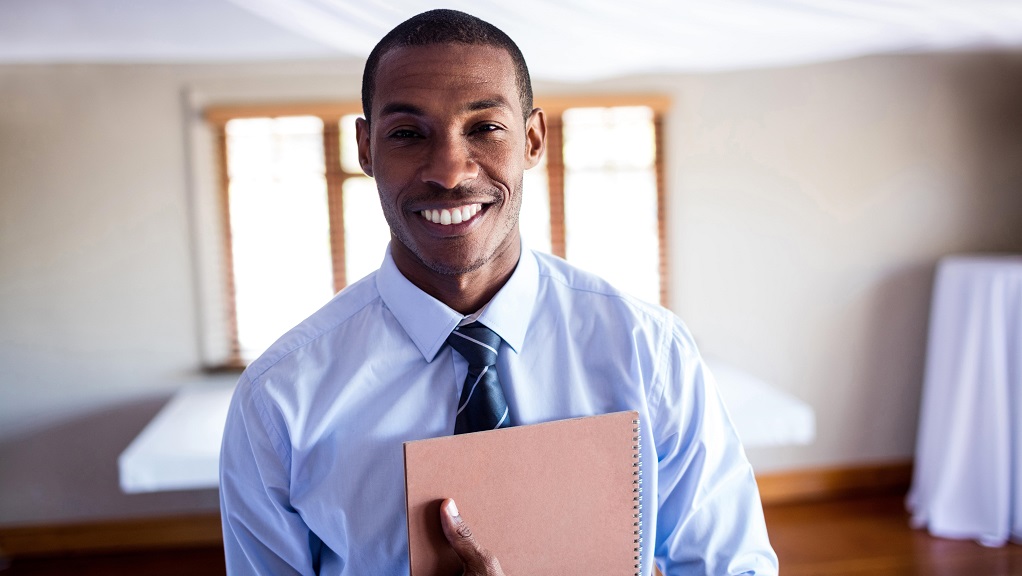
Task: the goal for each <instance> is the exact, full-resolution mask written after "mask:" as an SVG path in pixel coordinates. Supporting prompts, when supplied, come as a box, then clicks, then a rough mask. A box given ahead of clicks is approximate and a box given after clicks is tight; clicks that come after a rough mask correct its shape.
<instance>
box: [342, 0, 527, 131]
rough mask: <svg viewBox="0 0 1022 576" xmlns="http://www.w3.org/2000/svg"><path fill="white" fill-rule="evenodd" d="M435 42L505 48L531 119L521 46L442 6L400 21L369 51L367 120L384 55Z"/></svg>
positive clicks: (364, 81) (364, 82) (365, 91)
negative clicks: (512, 63)
mask: <svg viewBox="0 0 1022 576" xmlns="http://www.w3.org/2000/svg"><path fill="white" fill-rule="evenodd" d="M432 44H482V45H487V46H494V47H496V48H502V49H504V50H505V51H506V52H507V53H508V54H509V55H510V56H511V60H512V61H513V62H514V66H515V76H516V80H517V83H518V97H519V99H520V100H521V103H522V114H523V115H524V119H525V120H528V119H529V115H530V114H531V113H532V79H531V78H530V77H529V67H528V66H526V64H525V57H524V56H522V51H521V50H519V49H518V45H516V44H515V43H514V40H511V38H510V37H509V36H508V35H507V34H505V33H504V32H503V31H501V30H500V28H497V27H496V26H494V25H493V24H490V23H489V22H486V21H483V20H480V19H479V18H476V17H475V16H472V15H470V14H466V13H464V12H459V11H457V10H442V9H441V10H430V11H428V12H423V13H422V14H419V15H418V16H412V17H411V18H409V19H408V20H405V21H404V22H402V23H400V24H398V25H397V26H396V27H395V28H394V29H393V30H391V31H390V32H388V33H387V35H386V36H384V37H383V39H382V40H380V41H379V42H378V43H377V44H376V47H375V48H373V51H372V52H370V53H369V59H368V60H367V61H366V67H365V71H364V72H363V73H362V113H363V114H365V118H366V121H367V122H370V121H371V119H370V117H369V115H370V114H371V113H372V108H373V95H374V94H375V92H376V71H377V69H378V68H379V66H380V59H381V58H383V55H384V54H386V53H387V52H390V51H391V50H393V49H395V48H402V47H405V46H428V45H432Z"/></svg>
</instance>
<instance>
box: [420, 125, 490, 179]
mask: <svg viewBox="0 0 1022 576" xmlns="http://www.w3.org/2000/svg"><path fill="white" fill-rule="evenodd" d="M421 175H422V180H423V182H426V183H429V184H434V185H436V186H440V187H441V188H444V189H446V190H451V189H454V188H456V187H457V186H458V185H459V184H462V183H464V182H467V181H469V180H473V179H475V178H476V177H477V176H478V175H479V165H478V164H476V162H475V160H473V159H472V154H471V151H470V150H469V147H468V142H466V141H465V139H464V138H463V137H460V135H443V136H436V137H434V138H433V141H432V142H431V146H430V149H429V154H428V155H427V157H426V163H425V166H423V168H422V172H421Z"/></svg>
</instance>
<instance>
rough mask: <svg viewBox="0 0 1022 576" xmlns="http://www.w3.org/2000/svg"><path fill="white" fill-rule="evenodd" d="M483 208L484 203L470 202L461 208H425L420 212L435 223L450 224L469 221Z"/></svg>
mask: <svg viewBox="0 0 1022 576" xmlns="http://www.w3.org/2000/svg"><path fill="white" fill-rule="evenodd" d="M482 209H483V205H482V204H470V205H468V206H462V207H460V208H450V209H448V208H444V209H443V210H423V211H421V212H419V214H421V215H422V217H423V218H425V219H426V220H429V221H430V222H432V223H434V224H440V225H441V226H450V225H451V224H461V223H462V222H468V221H469V220H471V219H472V218H473V217H474V216H475V215H476V214H478V213H479V211H480V210H482Z"/></svg>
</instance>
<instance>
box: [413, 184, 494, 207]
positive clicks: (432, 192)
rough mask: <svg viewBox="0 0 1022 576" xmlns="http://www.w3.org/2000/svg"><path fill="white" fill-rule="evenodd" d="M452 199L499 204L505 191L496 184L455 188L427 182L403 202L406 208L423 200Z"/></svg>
mask: <svg viewBox="0 0 1022 576" xmlns="http://www.w3.org/2000/svg"><path fill="white" fill-rule="evenodd" d="M451 200H471V201H473V202H482V203H483V204H499V203H501V202H503V201H504V194H503V192H502V191H501V190H500V189H499V188H497V187H496V186H488V185H482V186H480V185H475V186H473V185H471V184H459V185H458V186H456V187H454V188H444V187H442V186H438V185H436V184H432V183H426V184H425V185H424V186H423V188H422V190H421V191H417V192H416V193H415V194H412V195H409V197H407V198H406V199H405V201H404V202H403V204H404V207H405V208H409V207H411V206H413V205H416V204H419V203H422V202H437V201H451Z"/></svg>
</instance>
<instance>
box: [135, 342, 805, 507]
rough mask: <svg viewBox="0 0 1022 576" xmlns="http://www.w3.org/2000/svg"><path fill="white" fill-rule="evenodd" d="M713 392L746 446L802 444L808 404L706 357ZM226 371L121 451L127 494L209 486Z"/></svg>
mask: <svg viewBox="0 0 1022 576" xmlns="http://www.w3.org/2000/svg"><path fill="white" fill-rule="evenodd" d="M710 365H711V370H712V371H713V373H714V375H715V376H716V380H717V385H718V388H719V389H720V393H721V396H722V397H723V398H724V402H725V404H726V405H727V407H728V411H729V412H730V414H731V419H732V420H733V421H734V423H735V428H737V430H738V435H739V437H741V439H742V442H743V443H744V444H745V446H746V447H747V448H750V447H758V446H782V445H790V444H808V443H809V442H812V440H813V438H814V436H815V434H816V419H815V415H814V413H813V409H812V407H810V406H809V405H808V404H806V403H805V402H803V401H801V400H799V399H798V398H795V397H794V396H792V395H791V394H788V393H787V392H784V391H782V390H779V389H777V388H775V387H773V386H770V385H769V384H767V383H766V382H764V381H762V380H760V379H758V378H756V377H754V376H752V375H751V374H749V373H747V372H745V371H742V370H739V369H737V368H735V367H733V366H729V365H727V364H725V363H723V362H716V361H714V362H711V364H710ZM234 380H235V378H233V377H227V378H224V377H221V378H218V379H213V378H210V379H205V380H203V381H196V382H192V383H189V384H187V385H184V386H182V387H181V389H180V390H179V391H178V392H177V394H175V395H174V397H173V398H172V399H171V400H170V402H168V403H167V405H166V406H164V408H163V409H162V410H161V411H160V413H159V414H157V415H156V417H155V418H153V420H152V421H151V422H150V423H149V425H148V426H146V427H145V429H144V430H142V432H141V433H140V434H139V435H138V436H137V437H136V438H135V440H134V441H133V442H132V443H131V445H129V446H128V448H127V449H125V450H124V452H123V453H121V456H120V458H119V461H118V467H119V469H120V482H121V489H122V490H124V491H125V492H127V493H139V492H156V491H162V490H190V489H198V488H216V487H217V482H218V476H219V463H220V437H221V436H223V433H224V422H225V421H226V420H227V408H228V406H229V405H230V402H231V395H232V394H233V392H234Z"/></svg>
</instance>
